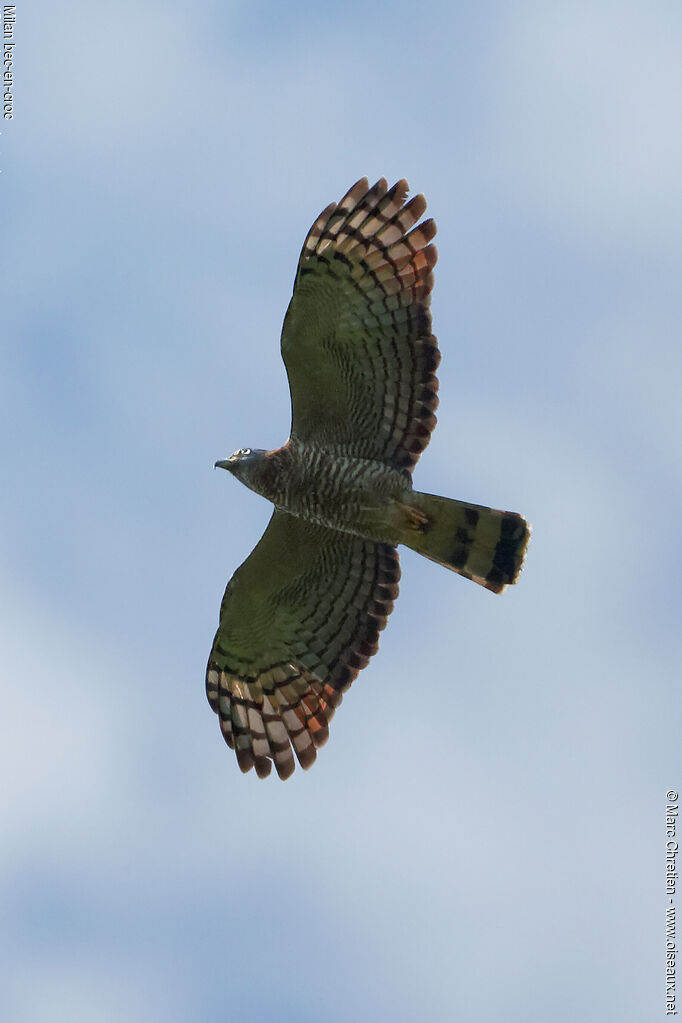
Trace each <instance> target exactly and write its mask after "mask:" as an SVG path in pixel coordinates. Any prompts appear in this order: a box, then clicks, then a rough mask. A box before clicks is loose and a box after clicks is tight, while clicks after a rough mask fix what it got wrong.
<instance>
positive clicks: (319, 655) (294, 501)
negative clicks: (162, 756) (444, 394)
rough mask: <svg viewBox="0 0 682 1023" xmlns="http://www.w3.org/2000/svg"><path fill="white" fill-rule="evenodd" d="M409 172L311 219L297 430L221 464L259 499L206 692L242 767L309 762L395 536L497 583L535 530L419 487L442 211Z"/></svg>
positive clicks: (362, 648)
mask: <svg viewBox="0 0 682 1023" xmlns="http://www.w3.org/2000/svg"><path fill="white" fill-rule="evenodd" d="M406 195H407V183H406V182H405V181H399V182H397V184H395V185H394V186H393V187H392V188H391V189H388V188H387V185H386V181H385V180H384V179H381V180H380V181H378V182H377V184H376V185H374V186H373V187H372V188H369V187H368V182H367V180H366V179H362V180H360V181H358V182H357V183H356V184H355V185H354V186H353V187H352V188H351V189H350V191H349V192H348V193H347V194H346V195H345V196H344V198H343V199H342V200H341V202H340V203H339V204H338V205H337V204H336V203H333V204H332V205H331V206H328V207H327V209H326V210H324V211H323V212H322V213H321V214H320V216H319V217H318V219H317V220H316V221H315V223H314V224H313V226H312V228H311V230H310V232H309V233H308V236H307V238H306V241H305V243H304V246H303V250H302V252H301V256H300V259H299V264H298V270H297V274H296V281H295V285H294V295H293V298H292V300H291V303H290V305H289V309H288V311H287V315H286V318H285V321H284V328H283V331H282V355H283V358H284V362H285V365H286V368H287V374H288V377H289V386H290V390H291V399H292V425H291V436H290V437H289V440H288V441H287V443H286V444H285V445H284V446H283V447H281V448H277V449H274V450H272V451H261V450H251V449H249V448H246V449H241V450H239V451H237V452H235V454H234V455H232V456H231V457H230V458H229V459H226V460H225V461H221V462H217V463H216V465H219V466H221V467H222V468H225V469H228V470H229V471H230V472H231V473H232V474H233V475H235V476H236V477H237V478H238V479H239V480H241V482H242V483H244V484H245V485H246V486H247V487H249V488H250V489H251V490H254V491H256V492H257V493H259V494H261V495H262V496H263V497H265V498H267V499H268V500H269V501H271V502H272V504H273V505H274V509H275V510H274V512H273V515H272V518H271V520H270V523H269V525H268V527H267V529H266V531H265V533H264V534H263V537H262V539H261V540H260V542H259V543H258V545H257V546H256V548H255V549H254V551H253V552H252V553H251V555H250V556H249V557H248V558H247V560H246V561H245V562H244V564H243V565H242V566H241V567H240V568H239V569H237V571H236V572H235V574H234V575H233V577H232V579H231V580H230V582H229V584H228V586H227V589H226V591H225V596H224V598H223V603H222V606H221V610H220V625H219V628H218V631H217V633H216V637H215V641H214V644H213V649H212V651H211V656H210V658H209V662H208V668H207V672H206V691H207V695H208V699H209V702H210V704H211V707H212V708H213V710H214V711H215V712H216V713H217V714H218V717H219V720H220V726H221V730H222V733H223V736H224V738H225V740H226V742H227V743H228V745H229V746H231V747H232V748H233V749H234V750H235V751H236V754H237V760H238V762H239V766H240V767H241V769H242V770H243V771H248V770H250V769H251V768H252V767H255V769H256V773H257V774H258V775H259V776H260V777H264V776H265V775H267V774H269V773H270V769H271V767H272V764H273V763H274V765H275V768H276V770H277V773H278V774H279V775H280V777H281V778H287V777H288V776H289V775H290V774H291V773H292V771H293V770H294V753H295V754H296V757H297V758H298V760H299V763H300V764H301V766H302V767H309V766H310V765H311V764H312V763H313V761H314V760H315V756H316V750H317V749H318V748H319V747H320V746H321V745H322V744H323V743H324V742H325V741H326V739H327V736H328V725H329V721H330V720H331V717H332V715H333V713H334V710H335V709H336V707H338V705H339V704H340V702H341V696H342V693H343V692H345V690H346V689H347V688H348V687H349V686H350V684H351V682H352V681H353V679H354V678H355V676H356V675H357V673H358V671H359V670H360V669H361V668H363V667H364V666H365V665H366V664H367V662H368V661H369V658H370V657H371V656H372V655H373V654H374V653H375V652H376V650H377V647H378V639H379V632H380V631H381V630H382V629H383V628H384V626H385V625H386V620H387V618H388V615H389V614H390V612H391V609H392V607H393V602H394V600H395V598H396V596H397V594H398V580H399V578H400V564H399V561H398V554H397V551H396V547H397V546H398V545H399V544H405V545H406V546H408V547H410V548H412V550H415V551H417V552H418V553H419V554H422V555H424V556H425V557H427V558H430V559H431V560H432V561H435V562H437V563H438V564H441V565H443V566H445V567H446V568H450V569H452V570H453V571H455V572H458V573H459V574H460V575H463V576H465V577H466V578H468V579H473V580H474V581H475V582H477V583H480V584H481V585H482V586H485V587H486V588H487V589H489V590H492V591H494V592H496V593H499V592H500V591H501V590H502V589H503V588H504V587H505V585H507V584H509V583H513V582H515V581H516V579H517V577H518V573H519V571H520V568H521V563H522V561H523V557H524V553H525V549H526V545H527V542H528V536H529V529H528V525H527V523H526V521H525V520H524V519H523V518H522V517H521V516H520V515H517V514H516V513H513V512H503V511H496V510H494V509H491V508H487V507H485V506H483V505H473V504H467V503H464V502H462V501H457V500H453V499H450V498H445V497H437V496H434V495H431V494H423V493H420V492H419V491H417V490H414V489H413V486H412V470H413V469H414V466H415V465H416V462H417V460H418V458H419V456H420V454H421V452H422V451H423V450H424V448H425V447H426V445H427V444H428V442H429V438H430V435H431V432H432V430H433V428H434V426H435V424H436V417H435V415H434V412H435V409H436V407H437V405H438V398H437V393H436V392H437V390H438V381H437V378H436V369H437V368H438V363H439V361H440V353H439V351H438V345H437V342H436V339H435V337H434V336H433V335H432V334H431V315H430V311H429V302H430V292H431V289H432V287H433V273H432V269H433V266H434V265H435V262H436V249H435V246H434V245H432V244H431V239H432V238H433V236H434V234H435V231H436V228H435V224H434V222H433V221H432V220H426V221H423V222H422V223H421V224H418V225H417V226H415V224H416V223H417V221H418V219H419V217H420V216H421V215H422V213H423V212H424V210H425V208H426V203H425V201H424V197H423V196H420V195H417V196H415V197H414V198H413V199H411V200H410V201H409V202H405V197H406Z"/></svg>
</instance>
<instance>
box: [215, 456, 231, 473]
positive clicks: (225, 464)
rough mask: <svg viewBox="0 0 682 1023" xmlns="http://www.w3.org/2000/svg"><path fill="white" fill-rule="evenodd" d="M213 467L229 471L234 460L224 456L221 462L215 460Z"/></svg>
mask: <svg viewBox="0 0 682 1023" xmlns="http://www.w3.org/2000/svg"><path fill="white" fill-rule="evenodd" d="M213 468H214V469H227V470H228V471H229V470H230V469H234V462H232V461H231V460H230V459H229V458H224V459H223V460H222V461H221V462H215V464H214V466H213Z"/></svg>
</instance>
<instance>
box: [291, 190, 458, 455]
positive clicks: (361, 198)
mask: <svg viewBox="0 0 682 1023" xmlns="http://www.w3.org/2000/svg"><path fill="white" fill-rule="evenodd" d="M407 192H408V185H407V182H406V181H398V182H397V184H395V185H394V186H393V187H392V188H391V189H387V186H386V181H385V179H383V178H382V179H381V180H380V181H378V182H377V183H376V185H374V186H373V187H372V188H369V189H368V183H367V179H366V178H362V179H361V180H360V181H358V182H357V183H356V184H355V185H353V187H352V188H351V189H350V191H349V192H348V193H347V194H346V196H345V197H344V198H343V199H342V200H341V201H340V202H339V203H338V204H336V203H332V205H331V206H328V207H327V209H326V210H324V212H323V213H321V214H320V216H319V217H318V219H317V220H316V221H315V223H314V224H313V226H312V228H311V229H310V232H309V234H308V236H307V238H306V240H305V243H304V245H303V250H302V252H301V256H300V259H299V263H298V270H297V273H296V280H295V283H294V294H293V298H292V299H291V302H290V304H289V309H288V311H287V315H286V318H285V321H284V328H283V330H282V357H283V359H284V363H285V365H286V369H287V375H288V377H289V387H290V390H291V404H292V425H291V433H292V437H295V438H297V439H298V440H300V441H302V442H303V443H306V444H311V445H315V444H320V445H322V444H323V445H325V446H326V447H327V448H336V449H337V450H339V451H340V452H343V453H345V454H349V455H356V456H358V457H363V458H374V459H378V460H380V461H384V462H387V463H388V464H390V465H392V466H394V467H395V468H398V469H403V470H405V471H406V472H408V473H409V472H411V471H412V469H413V467H414V465H415V464H416V462H417V459H418V458H419V455H420V454H421V452H422V451H423V450H424V448H425V447H426V445H427V444H428V442H429V436H430V434H431V431H432V430H433V427H434V426H435V424H436V417H435V416H434V414H433V413H434V410H435V409H436V407H437V405H438V398H437V396H436V392H437V390H438V380H437V378H436V369H437V367H438V363H439V361H440V353H439V351H438V345H437V342H436V338H435V337H434V336H433V335H432V333H431V313H430V311H429V303H430V293H431V289H432V287H433V273H432V268H433V266H434V265H435V263H436V259H437V253H436V247H435V245H431V244H429V243H430V241H431V239H432V238H433V236H434V235H435V233H436V225H435V223H434V221H433V220H425V221H424V222H423V223H422V224H420V225H419V226H417V227H415V226H414V225H415V224H416V223H417V221H418V220H419V218H420V217H421V215H422V214H423V212H424V210H425V209H426V201H425V199H424V196H423V195H417V196H415V197H414V198H413V199H410V201H409V202H407V203H406V202H405V198H406V196H407Z"/></svg>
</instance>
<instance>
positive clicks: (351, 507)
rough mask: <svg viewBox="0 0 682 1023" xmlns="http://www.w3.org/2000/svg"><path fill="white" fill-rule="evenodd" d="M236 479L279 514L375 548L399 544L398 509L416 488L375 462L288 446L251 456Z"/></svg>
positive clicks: (235, 471)
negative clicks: (370, 543)
mask: <svg viewBox="0 0 682 1023" xmlns="http://www.w3.org/2000/svg"><path fill="white" fill-rule="evenodd" d="M233 474H234V475H236V476H237V477H238V479H240V480H241V482H242V483H244V484H245V485H246V486H247V487H249V489H251V490H255V492H256V493H257V494H260V495H261V496H262V497H265V498H267V499H268V501H271V502H272V503H273V504H274V506H275V508H278V509H279V510H280V511H283V512H287V513H289V514H290V515H296V516H297V517H299V518H301V519H305V520H306V521H308V522H313V523H315V524H316V525H319V526H327V527H328V528H329V529H336V530H340V531H341V532H343V533H352V534H354V535H355V536H363V537H367V538H368V539H371V540H375V541H376V542H377V543H389V544H393V546H395V545H397V544H398V543H400V536H401V534H400V526H401V524H402V519H404V517H405V515H404V514H403V515H402V516H401V515H400V512H399V511H398V510H397V509H399V508H402V507H403V504H401V501H405V500H409V494H410V492H411V490H412V484H411V482H410V480H409V478H407V477H406V476H404V475H403V474H402V473H401V472H399V471H398V470H397V469H394V468H393V467H392V466H390V465H385V464H384V463H383V462H379V461H377V460H376V459H367V458H357V457H354V456H352V455H343V454H340V455H337V454H335V453H334V452H333V451H331V450H329V449H327V448H315V447H304V446H303V445H301V444H298V443H295V442H294V443H292V442H291V441H289V442H288V443H287V444H285V445H284V447H281V448H277V449H276V450H274V451H262V452H261V451H258V452H251V454H250V455H247V456H246V457H245V458H242V459H241V460H240V461H239V462H238V464H237V466H236V467H235V468H234V469H233Z"/></svg>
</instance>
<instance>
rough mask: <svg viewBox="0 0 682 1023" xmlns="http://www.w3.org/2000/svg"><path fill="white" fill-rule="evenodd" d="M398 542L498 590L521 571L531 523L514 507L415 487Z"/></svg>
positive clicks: (514, 579)
mask: <svg viewBox="0 0 682 1023" xmlns="http://www.w3.org/2000/svg"><path fill="white" fill-rule="evenodd" d="M410 497H411V501H410V503H411V505H412V507H413V508H415V509H416V510H417V512H418V513H419V514H418V515H413V516H412V517H411V518H410V522H409V525H408V527H407V528H406V530H405V532H404V535H403V538H402V542H403V543H404V544H405V545H406V546H407V547H410V548H411V549H412V550H413V551H416V552H417V553H418V554H423V555H424V557H426V558H430V559H431V561H436V562H437V563H438V564H439V565H443V566H444V567H445V568H449V569H452V571H453V572H458V573H459V574H460V575H463V576H464V577H465V578H466V579H473V581H474V582H475V583H479V584H480V585H481V586H485V587H486V589H488V590H492V591H493V593H500V592H501V591H502V590H503V589H504V587H505V586H507V585H509V584H510V583H515V582H516V580H517V579H518V576H519V572H520V571H521V564H522V562H523V558H524V555H525V553H526V548H527V546H528V540H529V539H530V526H529V525H528V523H527V522H526V520H525V519H524V518H523V517H522V516H521V515H517V514H516V512H507V511H496V510H495V509H493V508H486V507H485V506H483V505H480V504H465V503H464V502H463V501H455V500H452V499H450V498H448V497H436V496H435V495H433V494H420V493H419V492H417V491H413V493H412V494H411V495H410Z"/></svg>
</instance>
